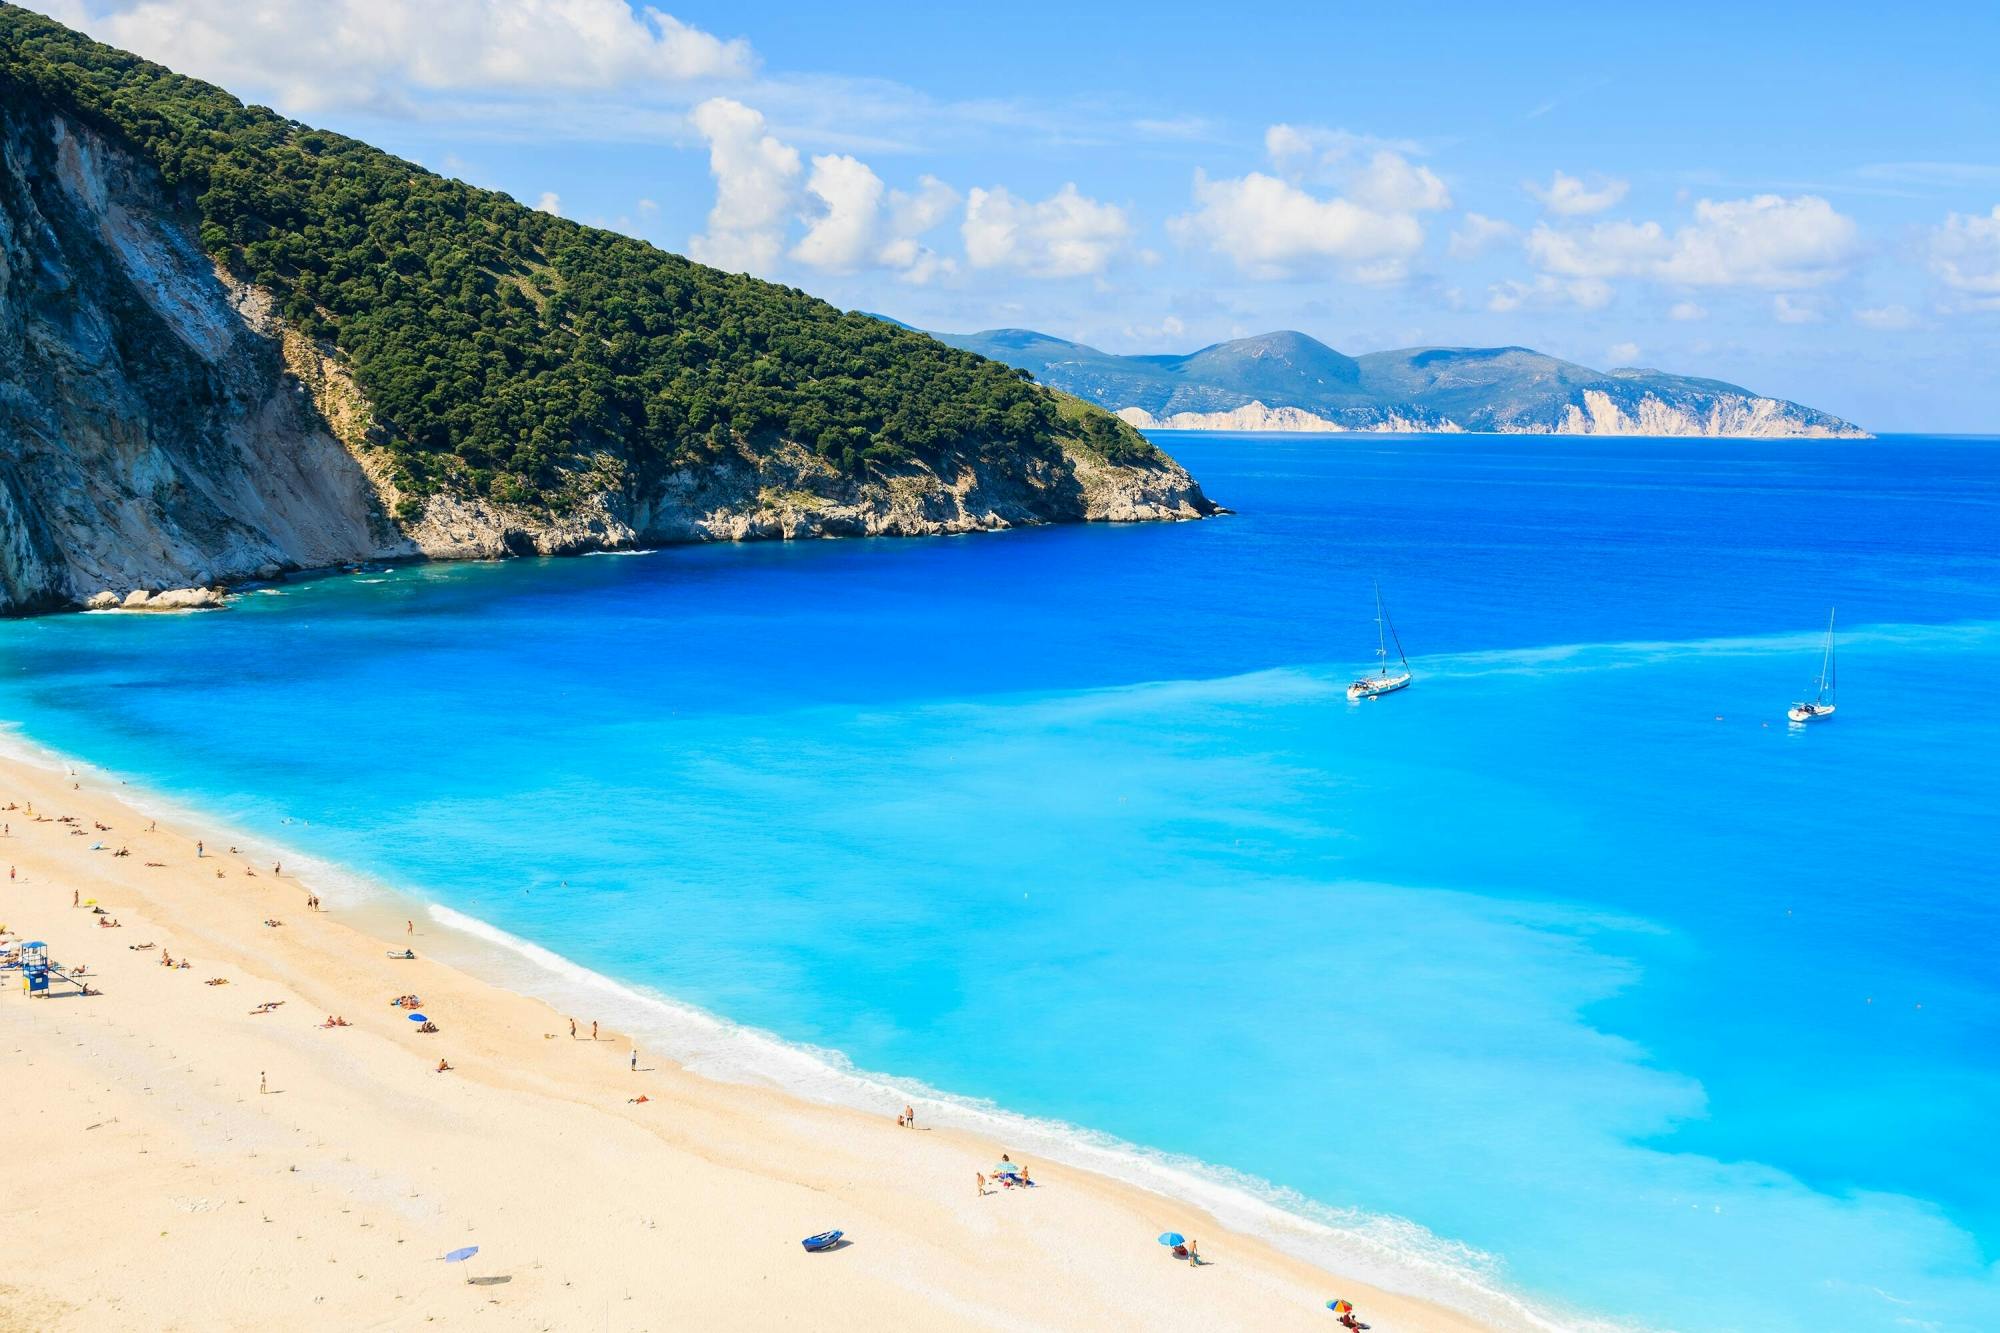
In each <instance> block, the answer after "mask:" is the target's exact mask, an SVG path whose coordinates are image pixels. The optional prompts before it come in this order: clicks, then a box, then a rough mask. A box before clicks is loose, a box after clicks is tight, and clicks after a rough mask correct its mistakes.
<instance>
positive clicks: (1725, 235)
mask: <svg viewBox="0 0 2000 1333" xmlns="http://www.w3.org/2000/svg"><path fill="white" fill-rule="evenodd" d="M1694 219H1695V220H1694V225H1693V226H1691V227H1683V228H1681V230H1680V231H1678V232H1676V233H1675V235H1674V253H1673V256H1672V258H1670V259H1669V260H1668V261H1667V262H1666V263H1665V264H1664V265H1662V266H1661V271H1660V276H1661V277H1663V278H1665V279H1667V280H1668V281H1670V282H1684V283H1687V284H1689V285H1691V286H1715V287H1767V288H1776V287H1790V288H1798V287H1815V286H1818V285H1820V284H1821V283H1825V282H1830V281H1832V280H1834V279H1835V278H1839V277H1841V276H1843V275H1844V274H1845V273H1846V272H1847V268H1848V265H1849V264H1851V263H1852V262H1853V260H1854V258H1855V255H1856V253H1857V252H1858V250H1859V233H1858V231H1857V229H1856V228H1855V225H1854V219H1852V218H1850V217H1848V216H1846V215H1845V214H1843V213H1839V212H1836V211H1835V210H1834V207H1833V205H1832V204H1829V203H1828V202H1827V201H1826V200H1824V199H1821V198H1820V197H1818V196H1817V195H1810V194H1802V195H1799V196H1798V197H1797V198H1794V199H1787V198H1784V197H1783V196H1782V195H1775V194H1760V195H1757V196H1756V197H1755V198H1751V199H1726V200H1722V201H1720V202H1717V201H1715V200H1710V199H1704V200H1702V201H1701V202H1700V203H1698V204H1696V205H1695V206H1694Z"/></svg>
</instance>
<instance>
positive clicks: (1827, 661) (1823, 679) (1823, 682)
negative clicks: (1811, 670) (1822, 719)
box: [1819, 607, 1836, 703]
mask: <svg viewBox="0 0 2000 1333" xmlns="http://www.w3.org/2000/svg"><path fill="white" fill-rule="evenodd" d="M1835 609H1836V608H1831V607H1829V608H1828V609H1827V613H1826V651H1825V653H1824V654H1823V655H1822V656H1821V658H1820V662H1819V697H1820V701H1821V702H1822V703H1824V702H1826V701H1827V700H1829V699H1830V698H1832V696H1833V616H1834V610H1835Z"/></svg>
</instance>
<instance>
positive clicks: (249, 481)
mask: <svg viewBox="0 0 2000 1333" xmlns="http://www.w3.org/2000/svg"><path fill="white" fill-rule="evenodd" d="M173 205H174V201H172V200H170V199H168V198H167V197H166V196H165V194H164V192H163V190H162V189H161V187H160V184H159V181H158V178H157V176H156V175H155V174H154V173H153V172H152V171H151V169H150V168H147V167H144V166H142V165H140V164H139V163H137V162H135V161H134V160H133V159H131V158H130V157H129V156H127V155H126V154H124V153H122V152H120V151H118V150H117V149H116V148H114V147H113V146H112V145H110V144H108V143H107V142H105V141H104V140H103V139H101V138H100V137H98V136H97V135H95V134H93V133H92V132H90V131H89V130H87V129H84V128H83V127H81V126H79V125H77V124H75V123H73V122H70V121H66V120H64V119H62V118H60V117H54V116H37V115H36V114H34V113H33V112H32V111H30V110H27V109H24V108H21V107H19V106H16V105H12V104H8V105H0V523H4V532H5V535H4V542H5V545H4V548H0V609H4V610H7V611H25V610H41V609H48V608H51V607H56V606H63V605H69V604H73V603H75V602H78V601H80V600H81V599H83V598H85V597H88V596H89V595H90V594H92V593H95V592H98V591H100V590H104V589H110V590H114V591H117V592H119V593H120V594H122V593H124V592H126V591H128V590H131V589H134V588H142V587H146V588H162V587H182V586H186V585H190V584H208V583H212V582H215V581H216V580H218V579H221V578H225V577H228V576H230V575H236V574H246V573H249V572H251V571H254V570H256V569H257V568H259V567H260V566H265V565H283V566H308V565H325V564H331V563H335V562H338V561H341V560H351V559H356V558H361V557H369V556H394V555H405V554H413V553H414V551H415V548H414V547H413V546H412V545H411V544H410V543H409V542H408V541H407V539H405V538H403V537H402V536H401V535H400V534H399V533H398V532H397V531H396V529H395V528H394V526H393V525H391V524H390V523H389V522H388V521H387V520H386V519H385V518H384V517H383V514H382V510H381V507H380V503H379V501H378V498H377V497H376V495H375V493H374V491H373V489H372V488H371V487H370V486H369V484H368V482H367V479H366V477H365V476H364V474H363V472H362V470H361V468H360V467H359V466H358V465H357V464H356V462H355V460H354V458H353V457H352V456H351V455H350V454H349V453H348V452H347V451H346V450H345V449H343V448H342V447H341V445H340V443H339V442H338V441H337V440H335V438H334V437H333V435H332V434H331V433H330V432H329V431H328V430H327V429H326V427H325V425H324V423H323V422H322V421H321V420H320V418H319V415H318V413H317V412H316V410H315V409H314V407H313V405H312V403H311V401H310V399H309V398H308V396H307V395H306V394H305V393H304V392H303V390H302V389H301V387H300V385H299V384H298V383H297V381H295V380H293V379H292V378H290V377H289V376H287V375H286V374H285V373H284V364H283V359H282V356H281V352H280V348H279V344H278V341H277V339H276V338H274V337H273V336H271V333H270V319H269V314H268V311H267V310H265V309H263V308H262V305H261V303H259V302H258V301H257V300H256V299H255V294H254V293H251V292H247V291H244V290H242V289H240V288H238V289H232V287H231V286H230V284H228V283H227V282H225V281H224V280H223V278H221V277H220V276H218V275H217V274H216V272H215V271H214V268H213V267H212V265H211V264H210V263H209V261H208V259H207V257H206V256H204V255H203V254H202V252H201V249H200V247H199V245H198V244H196V242H195V240H194V238H193V237H192V236H191V235H189V234H188V233H187V231H186V229H185V227H184V225H183V224H182V223H181V222H180V220H179V215H178V210H177V209H176V208H175V207H174V206H173Z"/></svg>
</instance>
